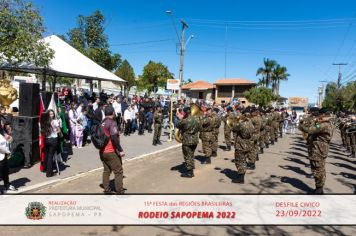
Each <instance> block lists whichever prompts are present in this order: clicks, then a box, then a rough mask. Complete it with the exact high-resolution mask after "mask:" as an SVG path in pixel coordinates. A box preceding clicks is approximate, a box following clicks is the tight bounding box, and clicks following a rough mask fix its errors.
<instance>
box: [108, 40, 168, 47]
mask: <svg viewBox="0 0 356 236" xmlns="http://www.w3.org/2000/svg"><path fill="white" fill-rule="evenodd" d="M168 41H174V39H173V38H170V39H160V40H151V41H141V42H131V43H120V44H115V43H114V44H110V46H113V47H116V46H130V45H140V44H151V43H162V42H168Z"/></svg>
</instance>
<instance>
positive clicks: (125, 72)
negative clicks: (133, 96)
mask: <svg viewBox="0 0 356 236" xmlns="http://www.w3.org/2000/svg"><path fill="white" fill-rule="evenodd" d="M115 74H116V75H117V76H119V77H120V78H122V79H124V80H126V82H127V84H126V86H127V92H128V91H130V88H131V87H132V86H135V85H136V76H135V72H134V69H133V68H132V66H131V65H130V63H129V62H128V61H127V60H124V61H123V62H122V63H121V65H120V66H119V68H117V70H116V72H115Z"/></svg>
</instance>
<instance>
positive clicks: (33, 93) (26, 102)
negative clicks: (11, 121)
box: [19, 83, 40, 116]
mask: <svg viewBox="0 0 356 236" xmlns="http://www.w3.org/2000/svg"><path fill="white" fill-rule="evenodd" d="M39 95H40V85H39V84H34V83H21V84H20V98H19V115H20V116H38V113H39V112H40V96H39Z"/></svg>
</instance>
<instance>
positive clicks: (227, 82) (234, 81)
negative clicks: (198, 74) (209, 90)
mask: <svg viewBox="0 0 356 236" xmlns="http://www.w3.org/2000/svg"><path fill="white" fill-rule="evenodd" d="M214 84H216V85H236V84H240V85H253V84H256V83H255V82H253V81H251V80H247V79H219V80H217V81H216V82H215V83H214Z"/></svg>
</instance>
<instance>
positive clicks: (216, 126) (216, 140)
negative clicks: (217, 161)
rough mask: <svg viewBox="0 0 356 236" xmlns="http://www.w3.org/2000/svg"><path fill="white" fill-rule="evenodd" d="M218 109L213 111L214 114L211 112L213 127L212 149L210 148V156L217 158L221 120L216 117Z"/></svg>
mask: <svg viewBox="0 0 356 236" xmlns="http://www.w3.org/2000/svg"><path fill="white" fill-rule="evenodd" d="M218 112H219V109H217V108H216V109H214V112H212V120H213V125H214V130H213V137H214V140H213V147H212V156H213V157H217V156H218V147H219V129H220V125H221V119H220V118H219V116H218V114H217V113H218Z"/></svg>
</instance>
